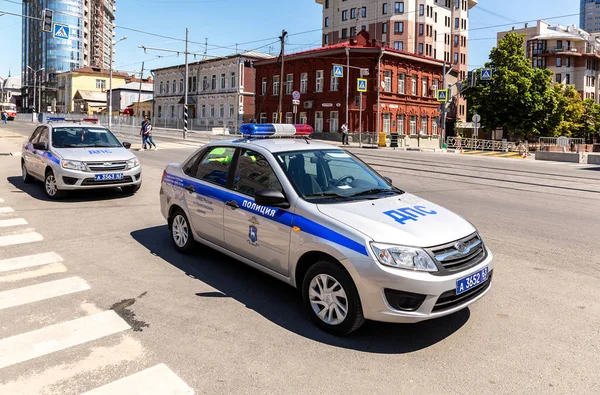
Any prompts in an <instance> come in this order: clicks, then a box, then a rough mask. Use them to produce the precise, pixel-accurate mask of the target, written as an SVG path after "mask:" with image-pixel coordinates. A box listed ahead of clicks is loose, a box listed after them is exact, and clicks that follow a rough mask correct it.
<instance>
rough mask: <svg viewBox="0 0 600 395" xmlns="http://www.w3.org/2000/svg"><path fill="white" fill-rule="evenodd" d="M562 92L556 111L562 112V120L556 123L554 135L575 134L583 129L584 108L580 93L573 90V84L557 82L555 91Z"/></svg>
mask: <svg viewBox="0 0 600 395" xmlns="http://www.w3.org/2000/svg"><path fill="white" fill-rule="evenodd" d="M557 89H558V90H560V91H561V92H562V100H561V101H560V104H559V107H558V109H557V110H558V112H560V113H561V114H562V118H563V119H562V121H561V122H560V123H559V124H558V127H557V128H556V132H555V134H554V135H556V136H569V137H571V136H576V135H578V133H579V132H580V131H581V130H582V129H583V116H584V113H585V108H584V105H583V100H581V95H580V94H579V92H577V91H576V90H575V88H574V87H573V85H567V86H566V87H564V86H563V85H560V84H557V85H556V86H555V91H556V90H557Z"/></svg>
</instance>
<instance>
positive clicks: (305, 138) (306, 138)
mask: <svg viewBox="0 0 600 395" xmlns="http://www.w3.org/2000/svg"><path fill="white" fill-rule="evenodd" d="M309 140H310V138H309V137H308V136H304V141H306V144H310V141H309Z"/></svg>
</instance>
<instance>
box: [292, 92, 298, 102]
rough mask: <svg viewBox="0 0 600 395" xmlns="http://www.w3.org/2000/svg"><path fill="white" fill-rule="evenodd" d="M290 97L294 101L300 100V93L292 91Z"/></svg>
mask: <svg viewBox="0 0 600 395" xmlns="http://www.w3.org/2000/svg"><path fill="white" fill-rule="evenodd" d="M292 97H293V98H294V100H300V92H298V91H294V92H293V93H292Z"/></svg>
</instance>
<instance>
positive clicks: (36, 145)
mask: <svg viewBox="0 0 600 395" xmlns="http://www.w3.org/2000/svg"><path fill="white" fill-rule="evenodd" d="M33 148H34V149H39V150H41V151H48V143H46V142H44V143H33Z"/></svg>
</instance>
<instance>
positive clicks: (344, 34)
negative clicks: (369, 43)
mask: <svg viewBox="0 0 600 395" xmlns="http://www.w3.org/2000/svg"><path fill="white" fill-rule="evenodd" d="M342 38H348V29H342Z"/></svg>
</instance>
